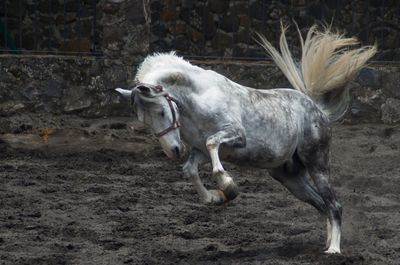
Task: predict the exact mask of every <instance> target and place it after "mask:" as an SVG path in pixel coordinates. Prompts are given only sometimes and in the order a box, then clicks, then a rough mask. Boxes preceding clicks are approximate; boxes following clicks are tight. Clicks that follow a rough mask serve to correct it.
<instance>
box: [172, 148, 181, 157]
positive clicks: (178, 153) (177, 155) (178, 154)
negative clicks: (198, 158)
mask: <svg viewBox="0 0 400 265" xmlns="http://www.w3.org/2000/svg"><path fill="white" fill-rule="evenodd" d="M173 151H174V153H175V155H176V157H177V158H179V157H180V151H179V147H177V146H175V148H174V149H173Z"/></svg>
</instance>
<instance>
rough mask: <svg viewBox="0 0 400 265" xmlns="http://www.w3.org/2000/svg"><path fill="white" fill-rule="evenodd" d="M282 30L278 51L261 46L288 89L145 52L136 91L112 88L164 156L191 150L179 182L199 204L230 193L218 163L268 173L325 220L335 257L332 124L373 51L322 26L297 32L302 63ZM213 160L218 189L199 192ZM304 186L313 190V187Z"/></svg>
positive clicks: (337, 230) (234, 190)
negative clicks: (249, 83) (204, 168)
mask: <svg viewBox="0 0 400 265" xmlns="http://www.w3.org/2000/svg"><path fill="white" fill-rule="evenodd" d="M286 30H287V28H285V27H284V26H283V25H281V31H282V33H281V35H280V41H279V46H280V52H279V51H278V50H277V49H275V48H274V47H273V45H272V44H271V43H270V42H269V41H268V40H267V39H266V38H265V37H264V36H262V35H259V38H260V40H259V44H260V45H261V46H262V47H263V48H264V49H265V50H266V52H267V53H268V54H269V55H270V56H271V57H272V59H273V60H274V62H275V63H276V65H277V66H278V67H279V68H280V69H281V71H282V72H283V74H284V75H285V76H286V77H287V79H288V80H289V82H290V83H291V85H292V86H293V88H294V89H293V88H277V89H268V90H266V89H254V88H250V87H246V86H242V85H240V84H237V83H235V82H233V81H232V80H229V79H228V78H226V77H225V76H223V75H220V74H218V73H216V72H214V71H212V70H205V69H202V68H200V67H198V66H195V65H192V64H191V63H190V62H188V61H186V60H184V59H183V58H181V57H179V56H177V55H176V54H175V53H174V52H171V53H156V54H153V55H149V56H147V57H146V58H145V60H144V61H143V62H142V63H141V64H140V66H139V68H138V71H137V74H136V76H135V82H136V85H135V86H134V87H133V88H130V89H122V88H117V89H116V90H117V91H118V92H119V93H120V94H121V95H122V96H124V97H125V98H127V99H128V100H129V101H130V102H131V105H132V108H133V110H134V113H135V114H136V116H137V119H138V120H139V121H140V122H143V123H145V124H146V125H148V126H149V127H150V128H151V130H152V131H153V133H154V134H155V135H156V136H157V137H158V139H159V141H160V144H161V147H162V149H163V151H164V152H165V154H166V155H167V156H168V157H169V158H172V159H177V158H180V157H182V156H183V153H184V152H185V145H187V146H188V149H190V151H189V154H188V158H187V161H186V163H185V164H184V166H183V172H184V175H185V176H186V177H187V178H188V179H190V180H191V182H192V183H193V184H194V186H195V188H196V190H197V192H198V194H199V196H200V199H201V201H202V202H204V203H208V204H215V205H219V204H222V203H226V202H228V201H230V200H233V199H235V197H236V196H237V195H238V186H237V185H236V184H235V182H234V181H233V179H232V177H231V176H230V175H229V173H228V172H227V171H226V170H225V169H224V167H223V165H222V163H221V159H222V160H224V161H230V162H233V163H237V164H245V165H250V166H253V167H258V168H263V169H267V171H268V172H269V174H270V175H271V176H272V177H273V178H274V179H276V180H277V181H279V182H280V183H281V184H282V185H283V186H285V187H286V188H287V189H288V190H289V191H290V192H291V193H292V194H293V195H294V196H295V197H297V198H298V199H300V200H301V201H304V202H306V203H309V204H310V205H312V206H313V207H315V208H316V209H317V210H318V212H319V213H321V214H322V215H323V216H325V217H326V218H327V239H326V247H325V253H340V238H341V222H342V206H341V204H340V203H339V201H338V199H337V197H336V195H335V192H334V190H333V188H332V186H331V185H330V183H329V181H328V179H329V175H330V165H329V148H330V144H331V125H332V123H333V122H335V121H337V120H339V119H340V118H341V117H342V116H343V115H344V114H345V113H346V110H347V109H348V106H349V104H350V103H349V102H350V97H349V89H348V88H347V86H346V85H347V84H348V83H349V82H350V81H351V80H352V79H353V78H354V76H355V75H356V74H357V72H358V71H359V70H360V69H361V68H362V67H363V66H364V65H365V64H366V62H367V61H368V60H369V59H370V58H371V57H372V56H373V55H374V54H375V53H376V50H377V48H376V46H364V47H360V48H351V49H350V48H349V47H352V45H356V44H357V43H358V41H357V39H355V38H348V37H345V36H344V35H343V34H341V33H338V32H333V31H332V30H331V29H330V28H327V27H326V28H324V29H323V30H319V29H318V27H317V26H316V25H314V26H312V27H311V28H310V29H309V31H308V33H307V36H306V38H305V39H303V37H302V35H301V33H300V31H299V30H298V33H299V38H300V42H301V52H302V56H301V60H300V62H296V61H295V60H294V58H293V56H292V54H291V52H290V49H289V48H288V44H287V41H286V34H285V31H286ZM209 162H211V165H212V175H213V176H215V178H216V180H217V183H218V189H215V190H207V189H206V187H205V186H204V185H203V183H202V181H201V180H200V178H199V173H198V167H199V166H201V165H203V164H205V163H209ZM312 182H313V183H314V185H312Z"/></svg>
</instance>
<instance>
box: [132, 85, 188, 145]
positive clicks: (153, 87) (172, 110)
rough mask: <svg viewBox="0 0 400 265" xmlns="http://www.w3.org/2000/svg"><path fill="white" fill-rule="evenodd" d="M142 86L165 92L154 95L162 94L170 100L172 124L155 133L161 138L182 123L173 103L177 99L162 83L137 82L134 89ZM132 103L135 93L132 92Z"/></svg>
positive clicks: (157, 91)
mask: <svg viewBox="0 0 400 265" xmlns="http://www.w3.org/2000/svg"><path fill="white" fill-rule="evenodd" d="M142 86H144V87H147V88H150V89H151V90H153V91H154V92H156V93H161V92H164V93H162V94H160V95H156V96H153V97H160V96H163V97H165V99H166V100H167V102H168V105H169V108H170V109H171V114H172V124H171V126H169V127H168V128H166V129H164V130H162V131H161V132H159V133H155V136H156V137H158V138H160V137H161V136H164V135H166V134H167V133H169V132H170V131H172V130H175V129H177V128H179V127H180V126H181V125H180V123H179V121H178V120H177V118H176V112H175V109H174V105H173V104H172V101H173V102H175V103H177V101H176V100H175V99H174V98H173V97H171V96H170V95H169V94H168V93H166V92H165V90H164V88H163V87H162V86H160V85H156V86H154V85H150V84H145V83H138V84H136V86H135V87H134V89H136V88H138V87H142ZM131 104H132V105H133V93H132V98H131Z"/></svg>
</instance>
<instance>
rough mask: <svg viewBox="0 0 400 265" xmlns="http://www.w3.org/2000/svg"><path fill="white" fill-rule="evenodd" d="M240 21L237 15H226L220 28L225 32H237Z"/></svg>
mask: <svg viewBox="0 0 400 265" xmlns="http://www.w3.org/2000/svg"><path fill="white" fill-rule="evenodd" d="M239 24H240V20H239V17H238V16H236V15H225V16H223V18H222V21H221V22H220V24H219V27H220V28H221V29H223V30H224V31H225V32H237V31H238V29H239Z"/></svg>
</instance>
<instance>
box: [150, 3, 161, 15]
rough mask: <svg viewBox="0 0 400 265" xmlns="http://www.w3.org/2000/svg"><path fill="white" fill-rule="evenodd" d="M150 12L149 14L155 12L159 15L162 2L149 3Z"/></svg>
mask: <svg viewBox="0 0 400 265" xmlns="http://www.w3.org/2000/svg"><path fill="white" fill-rule="evenodd" d="M150 2H151V3H150V11H151V12H155V11H157V12H158V13H161V12H162V10H163V8H164V4H163V3H162V1H154V0H153V1H150Z"/></svg>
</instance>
